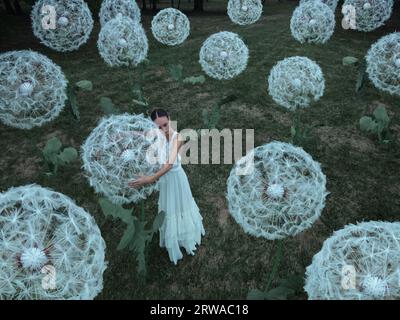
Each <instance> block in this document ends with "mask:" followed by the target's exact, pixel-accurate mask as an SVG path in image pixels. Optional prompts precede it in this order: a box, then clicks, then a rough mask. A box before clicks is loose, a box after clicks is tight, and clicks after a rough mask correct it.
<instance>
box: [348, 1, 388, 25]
mask: <svg viewBox="0 0 400 320" xmlns="http://www.w3.org/2000/svg"><path fill="white" fill-rule="evenodd" d="M344 6H347V7H350V6H351V7H353V8H354V11H355V27H356V29H357V30H358V31H364V32H369V31H373V30H375V29H377V28H379V27H381V26H383V25H384V24H385V22H386V21H387V20H388V19H389V18H390V16H391V15H392V10H393V0H345V2H344Z"/></svg>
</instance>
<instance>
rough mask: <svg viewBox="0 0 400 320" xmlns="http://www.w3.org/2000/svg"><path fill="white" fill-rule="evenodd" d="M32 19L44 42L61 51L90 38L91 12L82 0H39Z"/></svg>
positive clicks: (91, 26) (38, 34) (36, 33)
mask: <svg viewBox="0 0 400 320" xmlns="http://www.w3.org/2000/svg"><path fill="white" fill-rule="evenodd" d="M49 8H52V9H49ZM53 13H54V15H55V16H54V17H53V16H52V15H53ZM53 18H54V19H55V21H54V22H55V24H54V25H53V26H52V25H51V19H53ZM31 19H32V28H33V33H34V34H35V36H36V37H37V38H39V39H40V41H41V42H42V43H43V44H44V45H45V46H47V47H49V48H51V49H53V50H56V51H60V52H68V51H73V50H77V49H78V48H79V47H80V46H81V45H82V44H84V43H86V42H87V41H88V39H89V36H90V33H91V32H92V29H93V18H92V13H91V12H90V9H89V7H88V5H87V4H86V2H85V1H83V0H38V1H36V3H35V5H34V6H33V8H32V12H31ZM47 21H49V22H50V24H48V23H47Z"/></svg>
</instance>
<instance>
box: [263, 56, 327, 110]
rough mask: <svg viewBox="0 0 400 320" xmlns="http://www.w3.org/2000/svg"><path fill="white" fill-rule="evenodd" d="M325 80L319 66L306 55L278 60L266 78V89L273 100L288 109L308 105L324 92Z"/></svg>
mask: <svg viewBox="0 0 400 320" xmlns="http://www.w3.org/2000/svg"><path fill="white" fill-rule="evenodd" d="M324 89H325V80H324V75H323V73H322V70H321V68H320V67H319V66H318V64H317V63H315V62H314V61H312V60H310V59H308V58H306V57H298V56H296V57H290V58H286V59H283V60H281V61H279V62H278V63H277V64H276V65H275V66H274V67H273V68H272V70H271V73H270V75H269V78H268V91H269V94H270V95H271V97H272V98H273V99H274V101H275V102H276V103H277V104H279V105H281V106H283V107H285V108H287V109H289V110H292V111H294V110H296V109H297V108H306V107H309V105H310V103H311V102H313V101H318V100H319V99H320V98H321V97H322V96H323V94H324Z"/></svg>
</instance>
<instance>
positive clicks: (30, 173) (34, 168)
mask: <svg viewBox="0 0 400 320" xmlns="http://www.w3.org/2000/svg"><path fill="white" fill-rule="evenodd" d="M40 162H41V159H40V158H39V157H28V158H25V157H21V158H18V159H17V161H16V163H15V164H14V165H13V166H12V171H13V172H14V174H15V175H17V176H18V177H19V178H20V179H23V180H33V179H34V178H35V177H36V176H37V173H38V172H39V170H40ZM32 182H33V181H32Z"/></svg>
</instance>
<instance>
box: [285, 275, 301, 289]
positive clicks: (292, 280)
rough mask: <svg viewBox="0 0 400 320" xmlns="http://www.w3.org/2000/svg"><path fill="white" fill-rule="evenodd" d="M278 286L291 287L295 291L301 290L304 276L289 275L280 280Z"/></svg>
mask: <svg viewBox="0 0 400 320" xmlns="http://www.w3.org/2000/svg"><path fill="white" fill-rule="evenodd" d="M279 284H280V286H282V287H286V288H289V289H293V290H294V291H295V292H302V291H303V286H304V278H303V276H300V275H291V276H289V277H287V278H285V279H283V280H281V281H279Z"/></svg>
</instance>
